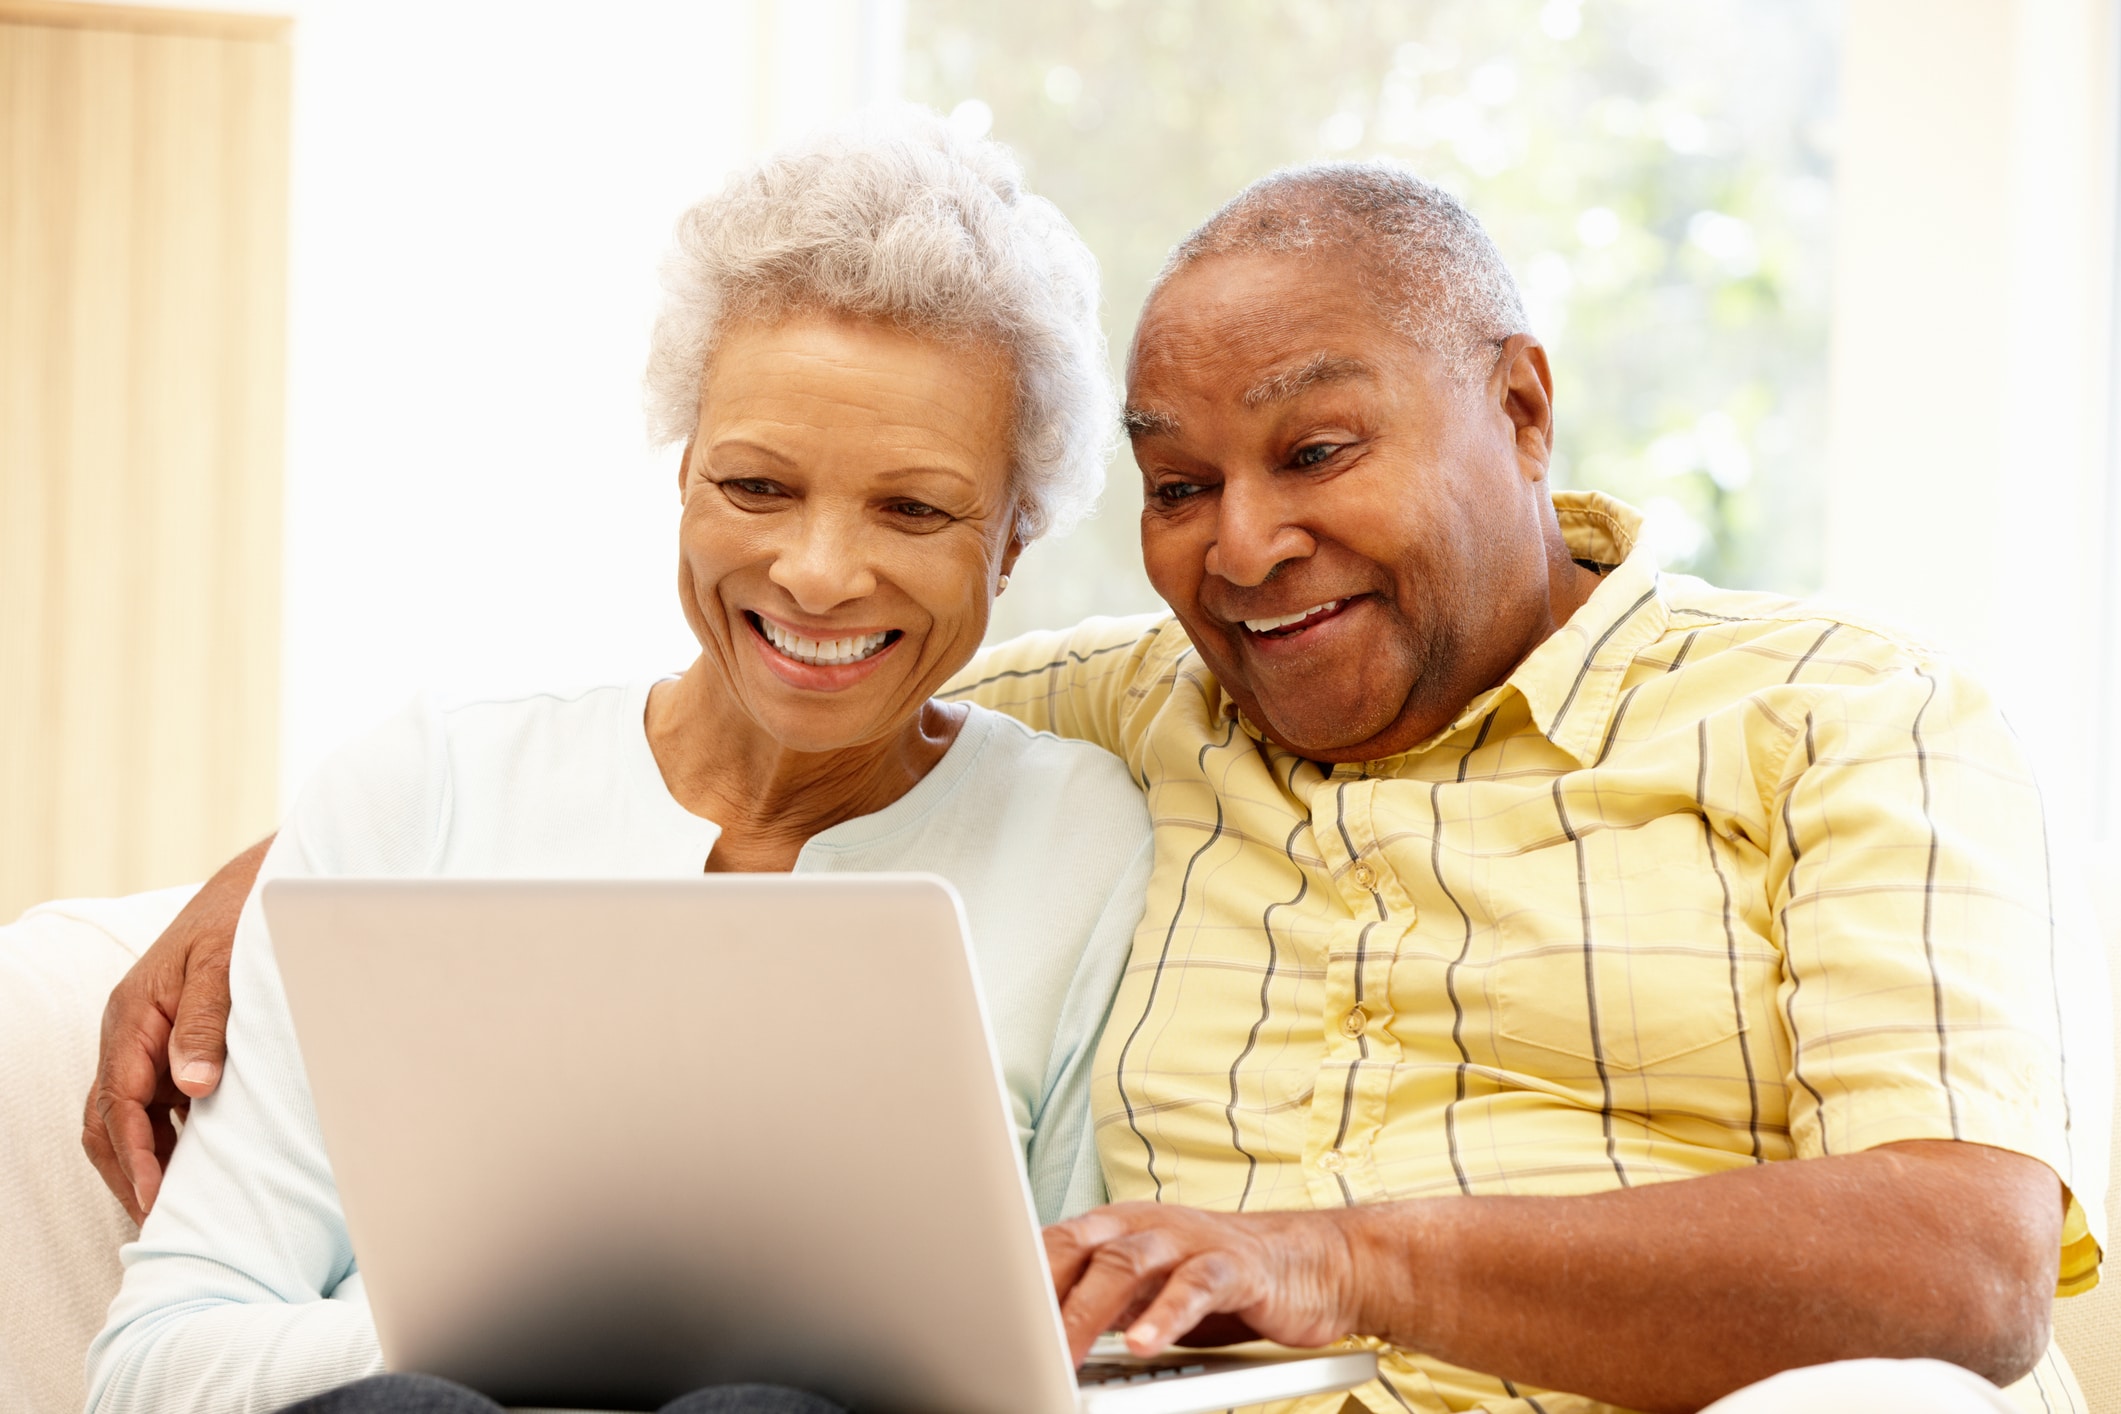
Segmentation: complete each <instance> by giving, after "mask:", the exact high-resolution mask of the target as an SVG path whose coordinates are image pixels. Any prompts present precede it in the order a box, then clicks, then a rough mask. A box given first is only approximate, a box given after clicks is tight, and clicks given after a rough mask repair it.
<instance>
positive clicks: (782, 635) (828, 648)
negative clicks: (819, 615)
mask: <svg viewBox="0 0 2121 1414" xmlns="http://www.w3.org/2000/svg"><path fill="white" fill-rule="evenodd" d="M758 623H759V632H761V633H763V634H765V635H766V641H767V642H768V643H770V644H772V645H773V646H774V647H775V648H776V649H778V650H780V652H781V653H783V654H785V655H786V656H788V657H790V658H793V659H795V661H796V662H798V663H809V664H811V665H813V666H817V667H837V666H839V665H840V664H843V663H859V662H860V661H861V660H862V659H864V658H867V657H869V656H870V655H871V654H873V653H877V652H880V651H882V649H883V647H884V645H885V644H886V643H888V642H889V641H890V639H891V635H890V634H889V633H865V634H863V635H861V636H860V637H859V638H805V637H804V636H803V635H801V634H799V633H790V632H789V631H788V630H787V629H784V628H782V627H781V626H780V625H779V624H777V623H775V622H774V621H773V620H771V619H768V618H761V619H760V620H759V621H758Z"/></svg>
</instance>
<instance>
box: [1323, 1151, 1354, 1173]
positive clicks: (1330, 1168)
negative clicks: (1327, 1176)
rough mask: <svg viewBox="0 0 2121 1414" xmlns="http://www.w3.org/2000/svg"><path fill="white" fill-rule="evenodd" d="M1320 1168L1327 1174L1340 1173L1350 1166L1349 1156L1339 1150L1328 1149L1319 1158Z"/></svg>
mask: <svg viewBox="0 0 2121 1414" xmlns="http://www.w3.org/2000/svg"><path fill="white" fill-rule="evenodd" d="M1318 1166H1319V1167H1320V1168H1322V1169H1324V1170H1325V1171H1326V1172H1327V1173H1339V1172H1340V1171H1341V1170H1342V1169H1344V1168H1346V1167H1347V1166H1348V1156H1347V1155H1346V1154H1343V1153H1341V1152H1340V1150H1338V1149H1328V1150H1326V1151H1325V1152H1324V1153H1323V1154H1320V1155H1319V1156H1318Z"/></svg>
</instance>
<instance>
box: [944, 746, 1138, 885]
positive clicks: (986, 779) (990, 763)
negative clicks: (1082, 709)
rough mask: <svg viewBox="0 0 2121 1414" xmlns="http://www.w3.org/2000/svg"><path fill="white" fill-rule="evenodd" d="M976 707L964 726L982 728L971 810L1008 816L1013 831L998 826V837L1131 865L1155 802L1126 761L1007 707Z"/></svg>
mask: <svg viewBox="0 0 2121 1414" xmlns="http://www.w3.org/2000/svg"><path fill="white" fill-rule="evenodd" d="M971 713H972V715H971V716H970V717H969V718H968V719H967V720H966V723H965V725H964V728H963V731H964V732H966V733H977V734H978V737H979V750H978V753H977V755H976V757H975V760H974V763H973V765H972V767H971V769H970V770H968V771H967V773H966V780H965V781H964V782H963V783H962V784H961V785H960V787H959V790H960V792H961V793H962V794H963V795H965V796H967V797H969V798H968V799H967V800H966V801H965V804H966V805H967V806H969V807H971V810H972V813H974V814H975V815H981V816H986V817H988V818H990V819H993V820H994V821H996V822H997V826H998V827H999V826H1000V825H1001V824H1002V822H1006V824H1007V830H1008V832H1009V833H1008V835H1007V836H1005V835H1004V833H1003V831H1002V830H1001V829H1000V828H997V830H996V831H995V834H996V838H997V840H998V841H1001V842H1004V843H1014V842H1018V841H1032V840H1037V841H1040V847H1041V848H1045V849H1052V850H1056V851H1059V852H1060V853H1061V854H1062V855H1065V856H1082V855H1089V856H1095V859H1096V860H1097V861H1102V864H1103V866H1104V867H1106V868H1109V869H1113V870H1117V869H1122V868H1124V867H1125V866H1126V864H1127V862H1128V861H1130V860H1131V859H1132V857H1133V856H1134V854H1135V852H1136V851H1137V850H1138V849H1139V847H1140V846H1141V844H1142V843H1143V842H1144V841H1146V840H1147V839H1148V837H1149V808H1148V805H1147V804H1146V803H1145V802H1144V801H1143V799H1142V789H1141V785H1140V784H1139V783H1138V782H1137V781H1135V779H1134V778H1133V776H1131V775H1130V774H1129V773H1128V771H1127V766H1126V763H1125V762H1123V761H1121V760H1120V759H1119V758H1118V757H1117V756H1114V755H1113V754H1112V753H1111V752H1109V751H1107V750H1105V749H1104V748H1103V747H1101V746H1094V745H1092V744H1091V743H1089V742H1087V741H1076V740H1072V739H1070V738H1067V737H1059V736H1055V735H1054V734H1053V733H1051V732H1041V731H1033V730H1032V729H1031V728H1030V727H1027V726H1025V725H1024V724H1023V723H1022V722H1019V721H1017V720H1016V719H1015V718H1014V717H1010V716H1007V715H1005V714H1003V713H1000V712H994V711H990V710H989V709H987V708H984V707H978V706H974V707H972V708H971ZM1054 862H1055V863H1058V862H1059V861H1058V859H1056V860H1055V861H1054ZM1084 862H1086V863H1088V862H1091V861H1090V860H1088V859H1085V861H1084Z"/></svg>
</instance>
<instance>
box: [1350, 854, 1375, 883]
mask: <svg viewBox="0 0 2121 1414" xmlns="http://www.w3.org/2000/svg"><path fill="white" fill-rule="evenodd" d="M1355 887H1356V888H1358V889H1374V888H1376V887H1377V875H1376V874H1375V873H1374V872H1372V871H1371V869H1370V866H1369V865H1367V864H1365V863H1363V862H1362V861H1361V860H1360V859H1358V860H1356V861H1355Z"/></svg>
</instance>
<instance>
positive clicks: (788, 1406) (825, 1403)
mask: <svg viewBox="0 0 2121 1414" xmlns="http://www.w3.org/2000/svg"><path fill="white" fill-rule="evenodd" d="M281 1414H502V1410H501V1406H500V1405H498V1404H496V1403H494V1402H493V1401H492V1400H490V1399H488V1398H487V1397H486V1396H485V1395H483V1394H480V1393H479V1392H478V1391H476V1390H469V1389H466V1388H464V1386H462V1385H460V1384H452V1383H451V1382H450V1381H448V1380H438V1379H436V1378H435V1377H434V1376H432V1375H371V1376H369V1377H368V1378H367V1379H365V1380H356V1381H354V1382H353V1383H352V1384H350V1385H341V1386H339V1387H338V1388H337V1389H334V1390H326V1391H325V1392H324V1393H323V1394H319V1395H314V1396H312V1397H311V1398H309V1399H305V1400H303V1401H302V1402H301V1403H299V1404H291V1405H289V1406H288V1407H287V1408H286V1409H284V1410H282V1411H281ZM658 1414H847V1411H845V1410H844V1409H842V1408H840V1406H839V1405H837V1404H834V1403H833V1402H832V1401H831V1400H829V1399H821V1398H819V1397H818V1396H817V1395H814V1394H805V1393H803V1391H801V1390H798V1389H783V1388H782V1387H781V1386H779V1385H715V1386H712V1387H711V1388H708V1389H696V1390H694V1391H693V1392H692V1393H690V1394H683V1395H679V1396H678V1397H677V1398H676V1399H673V1400H671V1401H670V1402H669V1403H668V1404H666V1405H664V1406H663V1407H662V1409H661V1410H659V1411H658Z"/></svg>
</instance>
